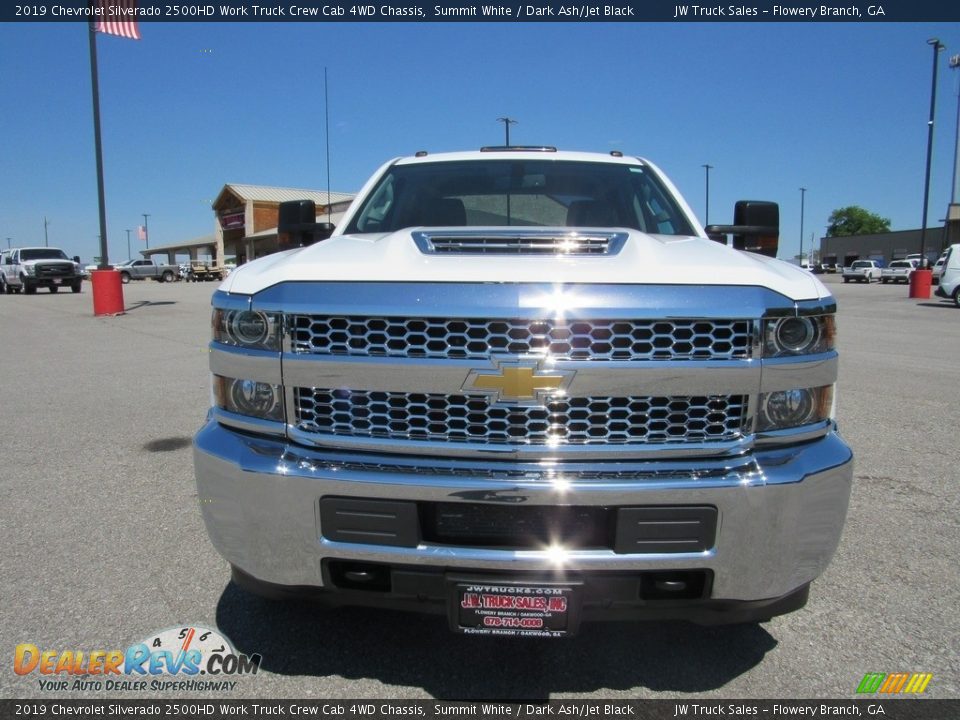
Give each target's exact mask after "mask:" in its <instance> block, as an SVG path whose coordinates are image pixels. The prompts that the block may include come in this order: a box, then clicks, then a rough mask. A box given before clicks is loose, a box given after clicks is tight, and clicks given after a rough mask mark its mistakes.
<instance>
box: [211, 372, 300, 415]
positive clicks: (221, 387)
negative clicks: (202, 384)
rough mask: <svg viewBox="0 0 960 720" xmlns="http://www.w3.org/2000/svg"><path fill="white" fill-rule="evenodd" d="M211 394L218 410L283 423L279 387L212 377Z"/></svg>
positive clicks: (281, 397)
mask: <svg viewBox="0 0 960 720" xmlns="http://www.w3.org/2000/svg"><path fill="white" fill-rule="evenodd" d="M213 394H214V400H215V402H216V404H217V407H219V408H222V409H224V410H227V411H229V412H232V413H237V414H238V415H247V416H249V417H255V418H261V419H263V420H275V421H277V422H283V393H282V392H281V389H280V386H279V385H271V384H270V383H265V382H260V381H258V380H245V379H242V378H228V377H223V376H221V375H214V376H213Z"/></svg>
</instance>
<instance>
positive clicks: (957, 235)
mask: <svg viewBox="0 0 960 720" xmlns="http://www.w3.org/2000/svg"><path fill="white" fill-rule="evenodd" d="M950 69H951V70H960V55H953V56H951V57H950ZM958 74H960V73H958ZM958 202H960V87H958V88H957V139H956V140H955V141H954V145H953V187H952V188H951V190H950V206H949V207H948V208H947V225H946V228H947V232H946V233H944V238H943V242H942V243H941V246H940V249H941V250H944V249H945V248H946V246H947V245H948V244H953V243H955V242H960V205H958V204H957V203H958Z"/></svg>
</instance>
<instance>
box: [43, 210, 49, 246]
mask: <svg viewBox="0 0 960 720" xmlns="http://www.w3.org/2000/svg"><path fill="white" fill-rule="evenodd" d="M49 224H50V221H49V220H47V216H46V215H44V216H43V246H44V247H50V240H49V238H48V237H47V225H49Z"/></svg>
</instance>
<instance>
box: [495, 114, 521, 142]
mask: <svg viewBox="0 0 960 720" xmlns="http://www.w3.org/2000/svg"><path fill="white" fill-rule="evenodd" d="M497 122H502V123H503V129H504V131H505V132H506V134H507V142H506V146H507V147H510V126H511V125H516V124H517V121H516V120H514V119H513V118H508V117H499V118H497Z"/></svg>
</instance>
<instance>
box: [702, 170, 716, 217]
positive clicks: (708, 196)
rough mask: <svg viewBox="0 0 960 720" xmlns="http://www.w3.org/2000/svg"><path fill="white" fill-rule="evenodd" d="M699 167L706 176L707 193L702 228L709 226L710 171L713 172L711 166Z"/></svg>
mask: <svg viewBox="0 0 960 720" xmlns="http://www.w3.org/2000/svg"><path fill="white" fill-rule="evenodd" d="M700 167H702V168H703V169H704V171H706V174H707V192H706V200H707V203H706V204H707V208H706V211H705V212H704V213H703V224H704V226H706V225H709V224H710V171H711V170H713V165H706V164H704V165H701V166H700Z"/></svg>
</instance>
